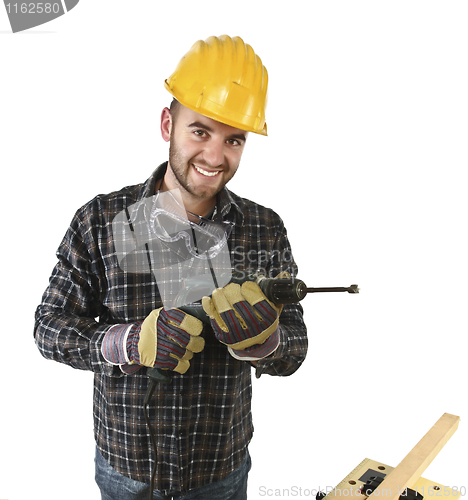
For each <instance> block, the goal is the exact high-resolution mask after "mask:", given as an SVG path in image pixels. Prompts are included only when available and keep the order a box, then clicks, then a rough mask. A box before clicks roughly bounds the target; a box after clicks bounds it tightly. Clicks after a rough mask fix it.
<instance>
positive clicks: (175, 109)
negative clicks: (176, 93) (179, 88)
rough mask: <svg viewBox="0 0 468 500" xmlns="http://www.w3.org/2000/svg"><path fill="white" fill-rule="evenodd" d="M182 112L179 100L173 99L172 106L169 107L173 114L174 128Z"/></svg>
mask: <svg viewBox="0 0 468 500" xmlns="http://www.w3.org/2000/svg"><path fill="white" fill-rule="evenodd" d="M179 110H180V102H179V101H178V100H177V99H175V98H174V99H172V102H171V105H170V106H169V111H170V112H171V116H172V125H173V126H174V124H175V121H176V118H177V115H178V114H179Z"/></svg>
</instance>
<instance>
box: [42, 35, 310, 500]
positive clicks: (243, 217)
mask: <svg viewBox="0 0 468 500" xmlns="http://www.w3.org/2000/svg"><path fill="white" fill-rule="evenodd" d="M267 81H268V77H267V72H266V69H265V68H264V66H263V64H262V62H261V60H260V58H259V57H258V56H257V55H256V54H255V53H254V51H253V49H252V48H251V47H250V46H249V45H247V44H245V43H244V42H243V41H242V39H240V38H238V37H234V38H230V37H227V36H221V37H219V38H217V37H210V38H208V39H207V40H206V41H205V42H203V41H199V42H197V43H196V44H195V45H194V46H193V47H192V48H191V50H190V51H189V52H188V53H187V54H186V55H185V56H184V58H182V60H181V61H180V63H179V65H178V66H177V68H176V70H175V72H174V73H173V75H172V76H171V77H170V78H169V79H168V80H166V88H167V89H168V91H169V92H170V93H171V94H172V95H173V97H174V98H175V99H174V101H173V103H172V105H171V108H170V109H168V108H165V109H164V110H163V112H162V115H161V134H162V137H163V139H164V140H165V141H168V142H169V143H170V150H169V161H168V162H166V163H163V164H162V165H160V167H158V169H157V170H156V171H155V172H154V173H153V175H152V176H151V177H150V178H149V179H148V180H147V181H146V182H145V183H143V184H139V185H137V186H131V187H126V188H124V189H122V190H121V191H119V192H115V193H111V194H109V195H105V196H97V197H96V198H95V199H93V200H92V201H90V202H89V203H87V204H86V205H85V206H83V207H82V208H81V209H79V210H78V211H77V213H76V214H75V217H74V219H73V220H72V223H71V226H70V228H69V229H68V231H67V233H66V235H65V237H64V239H63V241H62V243H61V245H60V247H59V250H58V252H57V254H58V259H59V260H58V263H57V265H56V267H55V268H54V271H53V273H52V276H51V279H50V284H49V287H48V288H47V290H46V291H45V293H44V296H43V300H42V303H41V304H40V305H39V307H38V309H37V311H36V325H35V339H36V343H37V345H38V348H39V349H40V351H41V353H42V354H43V356H45V357H46V358H49V359H54V360H56V361H59V362H62V363H67V364H69V365H70V366H72V367H74V368H78V369H84V370H91V371H93V372H94V373H95V387H94V423H95V438H96V443H97V447H96V481H97V483H98V485H99V487H100V489H101V495H102V498H103V499H125V500H130V499H140V498H147V497H148V495H149V494H150V493H149V484H150V483H151V482H152V481H151V475H152V472H154V478H153V479H154V488H155V492H154V498H203V499H207V498H218V499H223V500H228V499H232V500H234V499H244V498H246V495H247V493H246V492H247V474H248V471H249V469H250V457H249V454H248V444H249V442H250V440H251V437H252V433H253V425H252V416H251V406H250V404H251V370H252V366H254V367H255V370H256V375H257V377H259V376H260V375H261V374H263V373H266V374H270V375H280V376H286V375H290V374H292V373H293V372H295V371H296V370H297V369H298V368H299V366H300V365H301V363H302V362H303V360H304V358H305V355H306V350H307V337H306V328H305V325H304V322H303V319H302V308H301V306H300V305H298V304H295V305H287V306H284V307H283V308H282V307H281V306H277V305H275V304H272V303H271V302H269V301H268V300H267V299H266V298H265V296H264V295H263V294H262V292H261V290H260V288H259V287H258V286H257V285H256V284H255V283H252V282H247V283H244V284H243V285H242V286H239V285H236V284H233V283H230V284H228V285H226V286H224V287H219V288H217V289H216V290H214V291H213V293H212V294H211V295H210V296H207V297H204V298H203V309H204V311H205V312H206V314H207V315H208V316H209V318H210V320H209V325H206V324H203V323H202V322H201V321H200V320H198V319H197V318H195V317H194V316H192V315H191V314H188V313H187V312H184V311H182V310H181V309H179V308H167V307H166V308H163V300H162V298H161V293H160V292H161V290H162V286H163V284H162V283H158V282H157V281H156V279H155V275H154V274H152V273H151V272H140V273H128V272H125V269H123V268H122V266H121V265H119V259H118V255H117V253H118V252H117V251H116V245H117V241H116V235H115V234H113V230H112V221H113V220H114V219H115V217H116V216H117V215H118V214H119V213H122V211H125V210H127V211H128V210H129V209H130V208H129V207H132V206H134V205H135V204H136V203H139V202H141V201H142V200H143V201H144V200H146V199H148V198H150V197H152V196H155V194H156V193H166V192H168V191H169V190H178V192H179V193H180V195H181V198H182V201H183V205H184V207H185V210H186V211H187V214H186V215H187V219H188V220H192V221H199V220H200V217H205V218H207V219H210V220H212V221H214V222H215V223H217V222H221V221H230V222H231V226H232V232H231V234H230V236H229V238H228V242H227V244H228V247H229V252H230V257H231V265H232V267H233V268H234V269H235V270H245V271H249V272H254V271H259V270H261V271H262V272H263V273H265V274H266V275H269V276H271V277H273V276H277V275H278V274H279V273H281V272H288V273H290V274H291V275H295V274H296V273H297V267H296V265H295V263H294V261H293V259H292V256H291V255H292V254H291V250H290V245H289V242H288V239H287V236H286V230H285V228H284V226H283V223H282V221H281V219H280V218H279V217H278V215H276V213H274V212H273V211H271V210H269V209H266V208H264V207H262V206H260V205H257V204H255V203H253V202H251V201H249V200H246V199H243V198H240V197H239V196H237V195H235V194H234V193H232V192H230V191H229V190H228V189H227V188H225V184H226V183H227V182H228V181H229V180H230V179H231V178H232V176H233V175H234V174H235V172H236V170H237V168H238V166H239V163H240V160H241V156H242V152H243V149H244V146H245V143H246V140H247V137H248V133H249V132H254V133H258V134H261V135H266V124H265V115H264V110H265V104H266V94H267ZM261 168H264V167H263V166H262V167H261ZM171 192H172V191H171ZM194 227H196V226H194ZM160 288H161V289H160ZM142 367H149V368H151V367H155V368H159V369H165V370H172V371H173V372H175V373H174V376H173V377H172V380H171V382H170V383H168V384H159V385H158V386H157V387H156V390H155V393H154V396H153V397H152V398H151V400H150V401H148V407H149V418H150V420H151V423H152V427H153V429H154V433H155V440H156V450H153V449H152V441H151V439H150V430H149V429H148V428H147V426H146V425H145V420H144V418H143V406H144V400H145V395H146V393H147V390H148V386H149V380H148V377H147V375H146V369H142ZM166 373H167V371H166Z"/></svg>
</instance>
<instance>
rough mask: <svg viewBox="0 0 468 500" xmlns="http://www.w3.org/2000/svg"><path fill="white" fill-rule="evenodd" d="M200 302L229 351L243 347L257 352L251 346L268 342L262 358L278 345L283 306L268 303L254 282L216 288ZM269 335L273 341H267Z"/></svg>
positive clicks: (217, 334)
mask: <svg viewBox="0 0 468 500" xmlns="http://www.w3.org/2000/svg"><path fill="white" fill-rule="evenodd" d="M202 305H203V309H204V310H205V312H206V314H207V315H208V316H209V317H210V320H211V326H212V328H213V331H214V333H215V336H216V338H217V339H218V340H219V341H220V342H222V343H223V344H226V345H227V346H228V347H229V348H230V349H229V351H230V352H231V354H233V352H232V351H234V352H236V351H243V350H246V349H247V350H248V351H256V350H257V349H254V348H252V346H257V345H258V344H264V343H265V344H271V346H270V348H269V349H268V351H269V352H268V353H265V352H262V356H260V357H264V356H267V355H268V354H270V353H271V352H273V350H274V349H276V347H277V346H278V342H279V337H278V332H277V330H278V323H279V314H280V312H281V309H282V306H281V305H279V306H277V305H275V304H273V303H271V302H270V301H269V300H268V299H267V298H266V297H265V295H264V294H263V292H262V291H261V289H260V287H259V286H258V285H257V284H256V283H254V282H253V281H246V282H244V283H242V285H238V284H237V283H229V284H228V285H226V286H225V287H224V288H217V289H216V290H215V291H214V292H213V294H212V295H211V297H203V300H202ZM272 336H273V338H272V339H271V340H273V339H274V342H271V341H270V342H267V340H268V339H270V337H272ZM273 344H275V345H274V346H273ZM265 347H266V345H265ZM249 348H250V349H249ZM262 351H263V349H262ZM252 354H253V352H252ZM254 356H255V355H254ZM234 357H237V356H234ZM257 359H258V358H257Z"/></svg>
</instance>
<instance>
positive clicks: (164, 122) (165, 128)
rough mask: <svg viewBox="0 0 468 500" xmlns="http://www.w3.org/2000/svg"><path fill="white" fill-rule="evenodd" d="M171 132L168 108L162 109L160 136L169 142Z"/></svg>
mask: <svg viewBox="0 0 468 500" xmlns="http://www.w3.org/2000/svg"><path fill="white" fill-rule="evenodd" d="M171 130H172V116H171V112H170V110H169V108H164V109H163V110H162V113H161V136H162V138H163V139H164V140H165V141H166V142H169V140H170V138H171Z"/></svg>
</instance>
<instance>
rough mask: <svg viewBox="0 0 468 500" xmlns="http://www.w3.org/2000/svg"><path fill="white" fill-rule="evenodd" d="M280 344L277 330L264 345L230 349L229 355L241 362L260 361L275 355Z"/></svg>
mask: <svg viewBox="0 0 468 500" xmlns="http://www.w3.org/2000/svg"><path fill="white" fill-rule="evenodd" d="M279 344H280V334H279V328H277V329H276V330H275V331H274V332H273V333H272V334H271V335H270V336H269V337H268V338H267V339H266V340H265V342H264V343H263V344H256V345H253V346H250V347H246V348H245V349H242V350H238V349H233V348H232V347H228V351H229V354H230V355H231V356H232V357H233V358H235V359H239V360H241V361H258V360H259V359H262V358H266V357H267V356H269V355H270V354H273V353H274V352H275V351H276V349H278V346H279Z"/></svg>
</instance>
